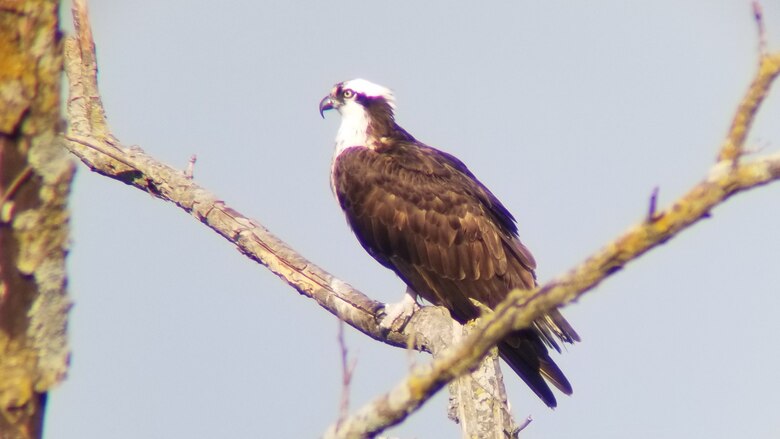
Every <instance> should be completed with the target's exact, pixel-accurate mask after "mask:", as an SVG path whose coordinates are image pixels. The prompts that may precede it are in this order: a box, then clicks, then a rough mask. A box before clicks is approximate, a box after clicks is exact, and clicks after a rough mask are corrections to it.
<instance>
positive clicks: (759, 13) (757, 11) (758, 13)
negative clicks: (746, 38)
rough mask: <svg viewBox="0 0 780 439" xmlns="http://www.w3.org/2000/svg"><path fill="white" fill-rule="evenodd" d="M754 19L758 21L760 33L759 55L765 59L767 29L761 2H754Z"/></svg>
mask: <svg viewBox="0 0 780 439" xmlns="http://www.w3.org/2000/svg"><path fill="white" fill-rule="evenodd" d="M753 19H754V20H755V21H756V30H757V31H758V53H759V54H760V55H761V56H762V57H763V56H764V55H766V27H765V26H764V10H763V8H762V7H761V2H760V1H757V0H756V1H754V2H753Z"/></svg>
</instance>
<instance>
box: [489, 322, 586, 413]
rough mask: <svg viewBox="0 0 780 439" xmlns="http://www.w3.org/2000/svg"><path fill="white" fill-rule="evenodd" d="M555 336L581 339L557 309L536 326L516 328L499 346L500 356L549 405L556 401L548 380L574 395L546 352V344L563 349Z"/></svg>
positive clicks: (554, 404)
mask: <svg viewBox="0 0 780 439" xmlns="http://www.w3.org/2000/svg"><path fill="white" fill-rule="evenodd" d="M556 337H557V338H558V339H560V340H561V341H563V342H568V343H573V342H575V341H579V336H578V335H577V333H576V332H574V329H572V327H571V326H570V325H569V323H568V322H567V321H566V320H565V319H564V318H563V316H562V315H561V314H560V313H559V312H557V310H555V312H554V313H551V314H550V315H547V316H545V317H543V318H542V319H540V320H538V321H536V322H534V326H533V329H524V330H521V331H516V332H514V333H512V334H510V335H509V336H508V337H507V338H506V339H504V341H502V342H501V343H499V345H498V352H499V354H500V355H501V358H503V359H504V361H506V362H507V363H508V364H509V366H510V367H511V368H512V370H514V371H515V373H517V375H518V376H520V378H521V379H522V380H523V381H525V383H526V384H527V385H528V387H530V388H531V390H533V391H534V393H536V395H537V396H538V397H539V398H540V399H541V400H542V401H543V402H544V403H545V404H547V406H548V407H550V408H554V407H555V406H556V405H557V401H556V400H555V395H553V393H552V390H551V389H550V386H549V385H548V384H547V383H548V382H549V383H550V384H552V385H553V386H555V387H556V388H557V389H558V390H560V391H561V392H563V393H565V394H566V395H571V394H572V387H571V383H569V380H568V379H566V376H565V375H564V374H563V372H562V371H561V369H560V368H559V367H558V365H557V364H555V362H554V361H553V360H552V358H550V355H549V353H548V352H547V346H550V347H551V348H553V349H556V350H557V351H559V352H560V347H559V346H558V343H557V342H556V340H555V338H556Z"/></svg>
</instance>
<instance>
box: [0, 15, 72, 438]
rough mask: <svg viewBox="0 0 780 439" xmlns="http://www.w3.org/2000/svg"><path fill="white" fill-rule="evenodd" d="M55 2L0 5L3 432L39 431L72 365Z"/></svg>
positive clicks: (26, 434)
mask: <svg viewBox="0 0 780 439" xmlns="http://www.w3.org/2000/svg"><path fill="white" fill-rule="evenodd" d="M58 6H59V5H58V2H57V1H45V0H28V1H17V2H14V1H11V2H3V5H2V7H0V439H11V438H14V439H15V438H40V437H41V433H42V425H43V415H44V409H45V405H46V393H47V392H48V391H49V389H51V388H52V386H54V385H55V384H57V383H58V382H60V381H61V380H62V379H63V378H64V377H65V374H66V372H67V368H68V356H69V351H68V345H67V340H66V335H65V331H66V327H67V314H68V309H69V308H70V301H69V299H68V297H67V294H66V276H65V255H66V253H67V246H68V219H69V216H68V211H67V206H66V203H67V197H68V193H69V191H70V186H71V180H72V178H73V172H74V166H73V163H72V162H71V160H70V159H69V157H68V156H67V154H66V151H65V149H64V148H62V145H61V140H60V138H59V137H58V136H59V133H60V132H61V131H62V129H63V123H62V117H61V115H60V106H61V101H60V99H61V94H60V91H61V90H60V87H61V81H62V42H61V35H60V31H59V21H58Z"/></svg>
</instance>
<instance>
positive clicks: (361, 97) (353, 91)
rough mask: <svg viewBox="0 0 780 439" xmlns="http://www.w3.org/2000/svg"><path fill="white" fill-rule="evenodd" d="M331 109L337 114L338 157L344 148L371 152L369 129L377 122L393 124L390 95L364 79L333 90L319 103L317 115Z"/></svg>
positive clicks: (341, 84)
mask: <svg viewBox="0 0 780 439" xmlns="http://www.w3.org/2000/svg"><path fill="white" fill-rule="evenodd" d="M332 109H335V110H337V111H338V112H339V114H341V126H339V131H338V133H337V134H336V152H335V155H334V157H336V156H338V155H339V154H340V153H341V152H342V151H344V150H345V149H347V148H350V147H353V146H358V147H366V148H374V146H375V144H374V139H372V138H371V136H370V134H371V125H372V123H374V126H375V127H376V126H377V125H376V124H377V123H379V121H382V122H385V123H387V122H391V123H392V121H393V110H394V109H395V98H394V97H393V92H392V91H391V90H390V89H389V88H387V87H383V86H381V85H378V84H374V83H373V82H371V81H367V80H365V79H352V80H350V81H344V82H340V83H338V84H336V85H335V86H333V89H332V90H331V91H330V94H328V95H327V96H325V97H324V98H323V99H322V101H320V115H322V116H323V117H325V116H324V113H325V111H327V110H332Z"/></svg>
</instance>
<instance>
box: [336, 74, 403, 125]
mask: <svg viewBox="0 0 780 439" xmlns="http://www.w3.org/2000/svg"><path fill="white" fill-rule="evenodd" d="M374 103H383V104H386V105H387V106H389V107H390V109H391V110H393V109H395V97H394V96H393V92H392V90H390V89H389V88H387V87H383V86H381V85H379V84H375V83H373V82H371V81H367V80H365V79H361V78H357V79H352V80H349V81H344V82H339V83H338V84H336V85H334V86H333V89H332V90H331V91H330V94H329V95H327V96H325V98H323V99H322V101H320V115H323V116H324V112H325V111H327V110H332V109H336V110H338V112H339V113H341V115H342V116H345V115H348V114H349V113H350V112H352V111H355V110H357V108H355V107H356V106H361V107H363V109H365V108H366V107H368V106H369V105H371V104H374Z"/></svg>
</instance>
